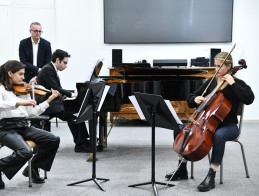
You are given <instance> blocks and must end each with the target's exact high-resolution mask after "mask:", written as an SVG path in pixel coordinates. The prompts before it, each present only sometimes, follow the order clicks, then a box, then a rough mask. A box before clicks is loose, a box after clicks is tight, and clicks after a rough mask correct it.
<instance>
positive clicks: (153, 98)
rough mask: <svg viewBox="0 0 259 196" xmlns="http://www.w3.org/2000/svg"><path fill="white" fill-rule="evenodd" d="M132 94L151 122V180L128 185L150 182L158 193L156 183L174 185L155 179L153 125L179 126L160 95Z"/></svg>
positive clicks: (177, 128) (171, 127) (175, 127)
mask: <svg viewBox="0 0 259 196" xmlns="http://www.w3.org/2000/svg"><path fill="white" fill-rule="evenodd" d="M134 95H135V97H136V100H137V102H138V104H139V106H140V109H141V111H142V112H143V114H144V116H145V118H146V120H147V121H148V122H149V123H150V124H151V130H152V136H151V181H148V182H143V183H139V184H133V185H129V187H137V186H142V185H147V184H152V188H153V191H154V193H155V195H158V192H157V188H156V184H159V185H165V186H166V187H167V186H168V187H173V186H175V185H174V184H169V183H164V182H157V181H156V180H155V127H156V126H158V127H162V128H168V129H173V130H179V126H178V124H177V123H176V121H175V119H174V117H173V115H172V113H171V112H170V110H169V108H168V107H167V105H166V103H165V100H164V99H163V97H162V96H160V95H152V94H145V93H134Z"/></svg>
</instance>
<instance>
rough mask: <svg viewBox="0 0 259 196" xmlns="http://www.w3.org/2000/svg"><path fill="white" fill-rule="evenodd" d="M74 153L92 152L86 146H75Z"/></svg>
mask: <svg viewBox="0 0 259 196" xmlns="http://www.w3.org/2000/svg"><path fill="white" fill-rule="evenodd" d="M75 152H92V150H91V147H90V146H89V145H86V144H77V145H76V146H75Z"/></svg>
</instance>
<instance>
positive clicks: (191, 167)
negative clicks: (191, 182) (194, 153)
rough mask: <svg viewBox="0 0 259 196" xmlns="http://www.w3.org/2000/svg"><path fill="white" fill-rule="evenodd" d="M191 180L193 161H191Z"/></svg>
mask: <svg viewBox="0 0 259 196" xmlns="http://www.w3.org/2000/svg"><path fill="white" fill-rule="evenodd" d="M191 179H193V161H191Z"/></svg>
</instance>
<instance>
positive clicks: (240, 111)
mask: <svg viewBox="0 0 259 196" xmlns="http://www.w3.org/2000/svg"><path fill="white" fill-rule="evenodd" d="M244 107H245V106H244V104H243V103H240V104H239V107H238V110H237V117H238V129H239V135H238V137H237V138H236V140H238V139H239V137H240V135H241V130H242V125H243V114H244Z"/></svg>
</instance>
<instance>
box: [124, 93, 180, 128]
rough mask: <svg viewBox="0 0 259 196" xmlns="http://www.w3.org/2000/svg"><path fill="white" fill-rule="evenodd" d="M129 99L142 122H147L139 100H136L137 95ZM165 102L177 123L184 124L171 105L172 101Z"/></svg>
mask: <svg viewBox="0 0 259 196" xmlns="http://www.w3.org/2000/svg"><path fill="white" fill-rule="evenodd" d="M129 99H130V101H131V103H132V104H133V106H134V107H135V109H136V111H137V113H138V115H139V117H140V119H141V120H146V118H145V116H144V114H143V112H142V110H141V109H140V106H139V104H138V102H137V99H136V97H135V95H132V96H129ZM164 101H165V103H166V105H167V107H168V109H169V110H170V112H171V113H172V115H173V117H174V119H175V121H176V122H177V124H183V123H182V121H181V120H180V118H179V117H178V115H177V114H176V112H175V109H174V108H173V106H172V104H171V103H170V101H169V100H164Z"/></svg>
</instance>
